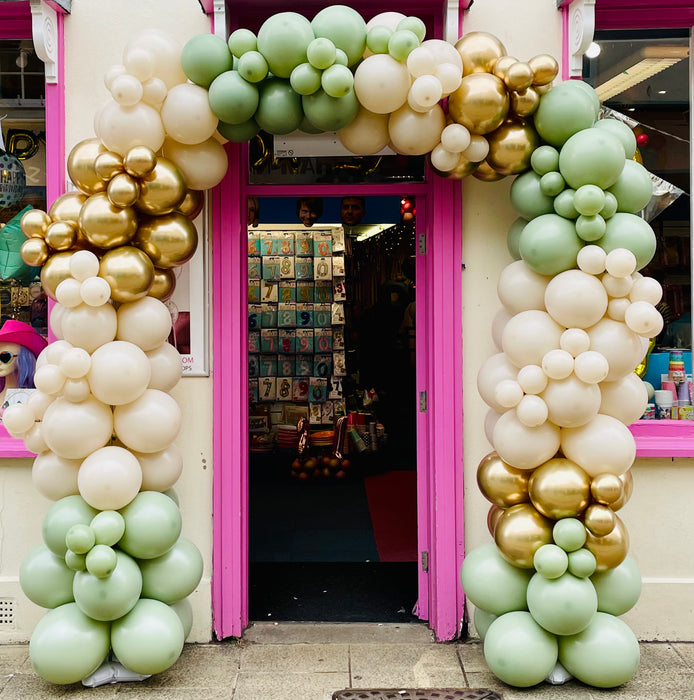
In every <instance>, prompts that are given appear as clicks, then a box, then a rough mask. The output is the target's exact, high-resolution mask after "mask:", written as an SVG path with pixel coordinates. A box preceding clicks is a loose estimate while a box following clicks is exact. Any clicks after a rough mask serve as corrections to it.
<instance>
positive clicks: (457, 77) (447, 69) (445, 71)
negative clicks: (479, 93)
mask: <svg viewBox="0 0 694 700" xmlns="http://www.w3.org/2000/svg"><path fill="white" fill-rule="evenodd" d="M434 75H435V76H436V77H437V78H438V79H439V82H440V83H441V88H442V90H443V96H444V97H448V95H450V94H451V93H453V92H455V91H456V90H457V89H458V88H459V87H460V83H461V82H462V80H463V69H462V68H458V66H456V65H455V64H454V63H451V62H449V61H445V62H444V63H439V64H438V65H437V66H436V69H435V70H434ZM461 126H462V125H461Z"/></svg>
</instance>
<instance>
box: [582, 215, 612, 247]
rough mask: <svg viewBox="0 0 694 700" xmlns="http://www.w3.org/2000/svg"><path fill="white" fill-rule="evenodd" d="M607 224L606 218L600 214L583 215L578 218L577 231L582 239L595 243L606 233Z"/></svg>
mask: <svg viewBox="0 0 694 700" xmlns="http://www.w3.org/2000/svg"><path fill="white" fill-rule="evenodd" d="M606 228H607V226H606V224H605V219H603V218H602V216H600V214H595V215H593V216H583V214H581V216H579V217H578V219H576V233H577V234H578V237H579V238H580V239H581V240H582V241H586V242H587V243H593V242H595V241H599V240H600V239H601V238H602V237H603V236H604V235H605V230H606Z"/></svg>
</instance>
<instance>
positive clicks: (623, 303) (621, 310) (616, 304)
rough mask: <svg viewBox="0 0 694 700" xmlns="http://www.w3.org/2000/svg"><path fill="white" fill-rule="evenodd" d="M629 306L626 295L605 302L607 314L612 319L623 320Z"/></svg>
mask: <svg viewBox="0 0 694 700" xmlns="http://www.w3.org/2000/svg"><path fill="white" fill-rule="evenodd" d="M630 306H631V302H630V301H629V298H628V297H618V298H617V299H610V301H609V302H608V303H607V316H608V317H609V318H611V319H612V320H613V321H624V318H625V317H626V315H627V309H628V308H629V307H630Z"/></svg>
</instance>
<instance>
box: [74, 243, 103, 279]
mask: <svg viewBox="0 0 694 700" xmlns="http://www.w3.org/2000/svg"><path fill="white" fill-rule="evenodd" d="M70 274H71V275H72V276H73V277H74V278H75V279H76V280H77V281H79V282H84V280H86V279H88V278H89V277H95V276H96V275H98V274H99V258H97V257H96V255H94V253H92V252H91V251H90V250H76V251H75V252H74V253H73V254H72V255H71V256H70Z"/></svg>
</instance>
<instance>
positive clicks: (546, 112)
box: [533, 80, 599, 146]
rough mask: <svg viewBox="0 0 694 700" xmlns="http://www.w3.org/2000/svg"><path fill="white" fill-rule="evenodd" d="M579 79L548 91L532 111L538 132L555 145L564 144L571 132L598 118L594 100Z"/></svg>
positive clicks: (578, 130) (543, 138)
mask: <svg viewBox="0 0 694 700" xmlns="http://www.w3.org/2000/svg"><path fill="white" fill-rule="evenodd" d="M578 82H580V81H575V80H566V81H564V82H563V83H559V85H557V86H555V87H553V88H552V89H551V90H550V91H549V92H546V93H545V94H544V95H542V97H541V98H540V104H539V105H538V107H537V110H536V111H535V114H534V115H533V122H534V125H535V128H536V129H537V133H538V134H539V135H540V137H541V138H542V140H543V141H546V142H547V143H549V144H551V145H552V146H561V145H563V144H564V143H565V142H566V141H567V140H568V139H569V138H570V137H571V136H573V135H574V134H576V133H578V132H580V131H581V130H582V129H588V128H589V127H591V126H593V123H594V122H595V118H596V116H597V112H596V110H595V105H594V102H593V100H592V98H591V96H590V95H589V94H588V93H587V92H586V90H585V89H583V88H581V87H579V86H578V85H576V84H575V83H578ZM588 87H590V86H588ZM591 90H592V88H591ZM598 104H599V102H598Z"/></svg>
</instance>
